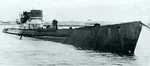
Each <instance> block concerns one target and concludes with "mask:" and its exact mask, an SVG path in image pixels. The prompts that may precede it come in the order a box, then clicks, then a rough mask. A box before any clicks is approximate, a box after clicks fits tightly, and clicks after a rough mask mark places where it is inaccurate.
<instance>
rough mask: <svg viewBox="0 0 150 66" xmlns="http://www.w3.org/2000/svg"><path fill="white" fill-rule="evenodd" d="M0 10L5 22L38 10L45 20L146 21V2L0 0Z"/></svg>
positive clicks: (149, 13)
mask: <svg viewBox="0 0 150 66" xmlns="http://www.w3.org/2000/svg"><path fill="white" fill-rule="evenodd" d="M0 9H1V10H0V19H5V20H15V19H16V18H17V16H18V15H19V13H21V12H22V11H23V10H31V9H42V10H43V13H44V20H46V21H49V20H52V19H58V20H61V21H69V20H76V21H78V20H79V21H81V20H87V19H92V20H99V21H114V22H118V21H134V20H142V21H144V22H149V21H150V0H1V1H0Z"/></svg>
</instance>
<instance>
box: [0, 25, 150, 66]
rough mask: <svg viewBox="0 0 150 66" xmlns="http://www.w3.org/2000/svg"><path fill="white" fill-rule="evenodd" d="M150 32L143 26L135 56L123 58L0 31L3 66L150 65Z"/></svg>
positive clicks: (0, 51)
mask: <svg viewBox="0 0 150 66" xmlns="http://www.w3.org/2000/svg"><path fill="white" fill-rule="evenodd" d="M4 27H6V26H1V28H0V29H1V30H2V29H3V28H4ZM149 34H150V30H149V29H147V28H145V27H143V30H142V32H141V35H140V38H139V41H138V43H137V48H136V51H135V54H136V55H135V56H123V57H121V56H118V55H115V54H111V53H96V52H94V51H89V50H77V49H76V48H75V47H73V46H72V45H65V44H61V43H56V42H52V41H44V40H40V39H35V38H30V37H23V39H22V40H19V36H16V35H10V34H5V33H2V32H0V41H1V42H0V66H149V65H150V43H149V41H150V39H149V38H150V35H149Z"/></svg>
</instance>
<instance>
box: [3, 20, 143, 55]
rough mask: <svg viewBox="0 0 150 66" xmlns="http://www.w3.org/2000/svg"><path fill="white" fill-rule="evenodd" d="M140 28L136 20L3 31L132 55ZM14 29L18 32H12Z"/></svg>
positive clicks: (82, 47)
mask: <svg viewBox="0 0 150 66" xmlns="http://www.w3.org/2000/svg"><path fill="white" fill-rule="evenodd" d="M141 28H142V24H141V22H140V21H136V22H130V23H122V24H114V25H105V26H100V25H97V26H87V27H81V28H76V29H58V30H54V31H52V30H50V31H48V30H28V29H24V30H23V29H9V28H7V29H4V32H5V33H11V34H17V35H19V34H22V35H24V36H32V37H35V38H40V39H49V38H51V37H64V38H63V39H61V38H59V40H57V39H56V38H55V39H56V40H57V42H59V41H60V42H63V43H66V44H72V45H74V46H76V47H78V48H81V49H90V50H95V51H99V52H112V53H117V54H123V55H134V50H135V47H136V44H137V41H138V38H139V35H140V32H141ZM14 30H16V31H18V32H12V31H14ZM45 36H46V37H45ZM52 39H53V38H51V39H50V40H52Z"/></svg>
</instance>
